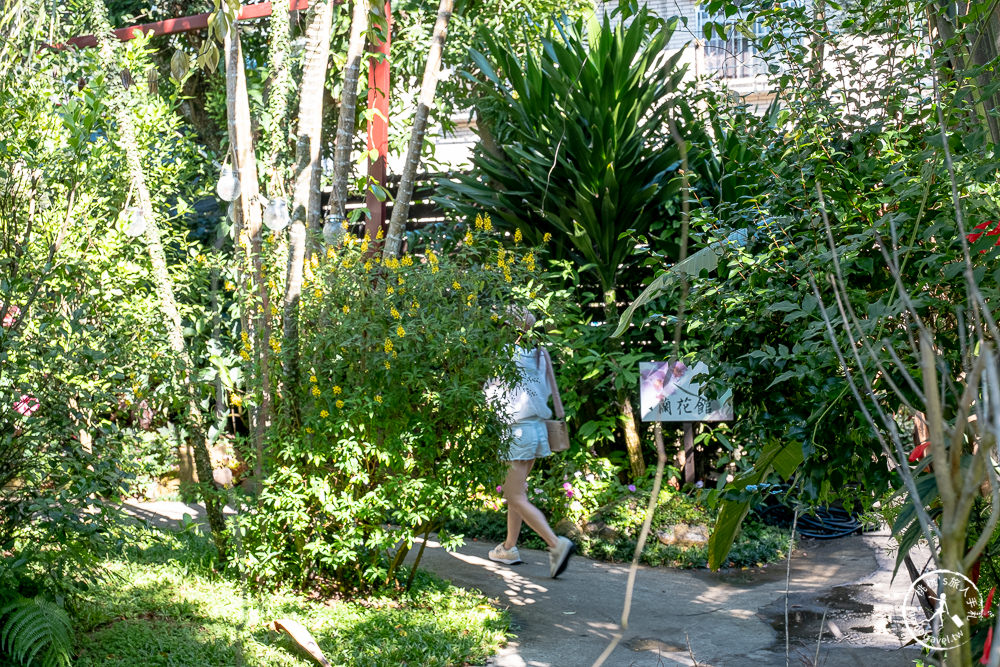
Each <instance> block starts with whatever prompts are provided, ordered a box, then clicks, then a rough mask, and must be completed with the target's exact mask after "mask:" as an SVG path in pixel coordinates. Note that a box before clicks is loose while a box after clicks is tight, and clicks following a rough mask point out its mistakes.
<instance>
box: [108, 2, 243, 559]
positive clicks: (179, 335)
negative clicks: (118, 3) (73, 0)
mask: <svg viewBox="0 0 1000 667" xmlns="http://www.w3.org/2000/svg"><path fill="white" fill-rule="evenodd" d="M94 8H95V15H96V16H95V18H96V19H97V20H98V23H99V25H100V26H101V30H100V31H99V32H98V40H99V46H100V57H101V61H102V63H103V65H104V67H105V70H106V71H108V72H112V71H114V70H115V69H116V68H115V56H114V47H113V46H112V44H111V41H110V39H109V38H108V34H109V33H110V27H109V26H108V23H107V15H106V13H105V11H106V10H105V8H104V5H103V3H102V2H99V1H95V3H94ZM108 81H109V82H110V88H111V91H112V95H111V99H110V104H109V106H110V107H111V108H112V109H113V111H114V114H115V117H116V120H117V122H118V131H119V132H120V133H121V138H122V145H123V146H124V149H125V158H126V162H127V164H128V169H129V177H130V179H131V182H132V187H133V188H134V189H135V192H136V194H137V196H138V200H139V208H140V210H141V211H142V215H143V218H144V220H145V223H146V232H145V236H146V247H147V250H148V252H149V259H150V263H151V264H152V268H153V277H154V279H155V282H156V293H157V296H158V297H159V301H160V308H161V310H162V312H163V316H164V320H165V322H164V323H165V324H166V327H167V341H168V343H169V344H170V349H171V350H172V351H173V353H174V355H175V356H176V358H177V360H178V362H179V365H180V368H179V369H178V379H179V381H180V383H181V385H182V386H183V387H184V390H185V393H186V394H187V403H188V406H187V407H188V416H187V425H188V427H189V428H190V430H191V431H192V433H193V435H192V437H193V438H197V440H198V441H199V442H198V444H195V445H194V446H193V447H194V459H195V466H196V469H197V471H198V480H199V489H200V491H201V494H202V499H203V500H204V501H205V513H206V515H207V517H208V525H209V528H210V529H211V531H212V537H213V539H214V540H215V547H216V549H218V552H219V558H220V560H223V561H224V560H226V559H227V557H228V546H227V543H226V531H225V528H226V524H225V520H224V519H223V516H222V502H221V501H220V499H219V497H218V495H217V494H216V493H215V492H214V488H213V487H212V462H211V456H210V455H209V451H208V442H207V440H206V430H205V423H204V422H205V420H204V417H203V415H202V412H201V408H200V407H199V406H198V401H199V398H200V397H199V396H198V390H197V387H196V385H195V383H194V377H193V371H194V363H193V362H192V360H191V356H190V354H188V350H187V347H186V346H185V344H184V333H183V331H184V330H183V328H182V323H181V315H180V311H178V310H177V300H176V298H175V297H174V283H173V278H172V277H171V276H170V271H169V270H168V268H167V260H166V256H165V255H164V253H163V245H162V244H161V242H160V230H159V228H158V227H157V226H156V221H155V219H154V217H153V201H152V198H151V197H150V194H149V188H148V187H147V186H146V179H145V174H144V172H143V169H142V159H141V157H140V155H139V148H138V143H137V142H136V136H135V126H134V125H133V123H132V116H131V111H130V109H129V105H128V103H127V101H126V100H125V99H124V98H125V97H126V96H127V95H128V94H129V93H128V91H127V90H125V89H124V87H123V86H122V84H121V83H120V79H119V77H117V76H114V75H110V76H109V77H108Z"/></svg>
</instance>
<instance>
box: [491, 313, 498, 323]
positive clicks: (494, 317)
mask: <svg viewBox="0 0 1000 667" xmlns="http://www.w3.org/2000/svg"><path fill="white" fill-rule="evenodd" d="M490 319H491V320H493V321H494V322H499V321H500V316H499V315H497V314H496V313H493V314H492V315H490Z"/></svg>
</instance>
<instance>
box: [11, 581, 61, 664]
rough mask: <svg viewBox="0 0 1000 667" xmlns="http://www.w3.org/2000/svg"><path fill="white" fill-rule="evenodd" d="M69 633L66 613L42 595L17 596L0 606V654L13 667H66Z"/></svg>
mask: <svg viewBox="0 0 1000 667" xmlns="http://www.w3.org/2000/svg"><path fill="white" fill-rule="evenodd" d="M72 632H73V629H72V624H71V622H70V618H69V614H67V613H66V610H65V609H63V608H62V607H60V606H59V605H58V604H56V603H54V602H52V601H51V600H47V599H45V598H44V597H42V596H37V597H34V598H26V597H24V596H21V595H17V596H16V597H14V598H13V599H11V600H9V601H7V602H6V603H5V604H3V606H2V607H0V655H2V654H6V656H7V657H9V658H11V659H13V661H14V664H19V665H25V666H31V667H34V666H35V665H37V666H39V667H68V666H69V665H70V664H72V661H71V651H72V648H73V637H72Z"/></svg>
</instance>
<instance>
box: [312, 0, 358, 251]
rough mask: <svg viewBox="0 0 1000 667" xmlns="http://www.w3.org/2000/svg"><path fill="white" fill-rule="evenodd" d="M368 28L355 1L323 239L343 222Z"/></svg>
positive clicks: (337, 232) (335, 233)
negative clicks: (331, 186)
mask: <svg viewBox="0 0 1000 667" xmlns="http://www.w3.org/2000/svg"><path fill="white" fill-rule="evenodd" d="M367 26H368V0H355V1H354V12H353V14H352V16H351V38H350V41H349V42H348V44H347V62H346V63H345V65H344V90H343V92H342V93H341V94H340V115H339V117H338V118H337V138H336V140H335V146H336V148H335V149H334V157H333V195H332V197H331V209H332V210H331V211H330V214H331V215H330V218H331V219H330V223H329V224H330V226H331V227H332V228H331V229H327V228H326V227H324V230H323V231H324V236H326V237H327V238H328V239H333V238H336V237H337V236H338V235H339V234H340V233H341V229H340V225H341V224H342V223H343V222H344V220H346V219H347V181H348V178H349V177H350V168H351V148H352V147H353V145H354V119H355V116H356V115H357V106H358V73H359V72H360V71H361V56H362V55H364V52H365V28H366V27H367Z"/></svg>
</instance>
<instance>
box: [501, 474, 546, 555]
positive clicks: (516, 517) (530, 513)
mask: <svg viewBox="0 0 1000 667" xmlns="http://www.w3.org/2000/svg"><path fill="white" fill-rule="evenodd" d="M534 464H535V461H534V459H532V460H530V461H511V462H510V467H508V468H507V479H506V481H505V482H504V485H503V494H504V497H505V498H506V499H507V539H506V540H505V541H504V543H503V545H504V547H505V548H507V549H511V548H513V547H514V545H516V544H517V537H518V535H519V534H520V532H521V522H522V521H523V522H524V523H527V524H528V525H529V526H530V527H531V529H532V530H534V531H535V532H536V533H538V536H539V537H541V538H542V539H543V540H544V541H545V544H547V545H548V546H549V547H550V548H552V547H555V546H556V543H557V540H556V534H555V533H554V532H552V529H551V528H549V522H548V521H546V519H545V515H544V514H542V512H541V510H539V509H538V508H537V507H535V506H534V505H532V504H531V501H529V500H528V489H527V481H528V473H529V472H531V467H532V466H533V465H534Z"/></svg>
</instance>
